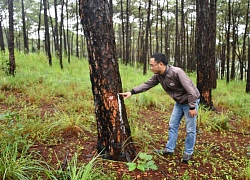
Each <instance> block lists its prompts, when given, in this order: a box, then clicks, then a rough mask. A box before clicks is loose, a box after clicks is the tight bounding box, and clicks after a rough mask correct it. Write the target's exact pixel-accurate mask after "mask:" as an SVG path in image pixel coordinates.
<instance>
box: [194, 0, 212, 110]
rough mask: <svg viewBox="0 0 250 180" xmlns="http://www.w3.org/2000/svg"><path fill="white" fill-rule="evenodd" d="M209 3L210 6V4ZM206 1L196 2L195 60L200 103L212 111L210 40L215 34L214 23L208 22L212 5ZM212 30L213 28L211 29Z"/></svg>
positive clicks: (197, 0)
mask: <svg viewBox="0 0 250 180" xmlns="http://www.w3.org/2000/svg"><path fill="white" fill-rule="evenodd" d="M210 3H211V4H210ZM210 3H209V1H208V0H204V1H199V0H196V11H197V22H196V59H197V87H198V89H199V91H200V93H201V101H200V102H201V103H202V104H204V105H205V106H207V107H209V108H211V109H214V107H213V103H212V86H211V84H212V83H211V79H212V78H214V77H213V74H212V73H211V71H212V70H213V69H214V68H213V67H212V65H213V63H212V62H213V59H211V58H214V56H212V57H211V55H212V53H215V52H213V50H214V49H213V43H215V42H214V39H210V37H213V36H214V35H211V34H210V33H215V31H211V26H213V25H214V24H215V23H212V22H211V21H210V15H211V12H210V11H211V10H215V8H214V7H213V8H212V7H210V5H213V3H212V2H211V1H210ZM212 29H213V28H212Z"/></svg>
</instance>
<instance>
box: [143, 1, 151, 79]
mask: <svg viewBox="0 0 250 180" xmlns="http://www.w3.org/2000/svg"><path fill="white" fill-rule="evenodd" d="M150 10H151V0H149V1H148V11H147V12H148V15H147V24H146V32H145V44H144V46H143V52H142V59H143V61H144V63H143V75H145V74H146V73H147V67H148V66H147V64H148V56H147V55H148V53H147V52H148V38H149V37H148V36H149V35H148V33H149V28H150V12H151V11H150Z"/></svg>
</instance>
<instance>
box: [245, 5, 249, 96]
mask: <svg viewBox="0 0 250 180" xmlns="http://www.w3.org/2000/svg"><path fill="white" fill-rule="evenodd" d="M248 5H249V1H248ZM247 67H248V68H247V83H246V93H250V38H249V37H248V66H247Z"/></svg>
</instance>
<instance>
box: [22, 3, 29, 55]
mask: <svg viewBox="0 0 250 180" xmlns="http://www.w3.org/2000/svg"><path fill="white" fill-rule="evenodd" d="M21 3H22V21H23V44H24V52H25V53H28V52H29V43H28V38H27V35H26V22H25V12H24V3H23V0H22V2H21Z"/></svg>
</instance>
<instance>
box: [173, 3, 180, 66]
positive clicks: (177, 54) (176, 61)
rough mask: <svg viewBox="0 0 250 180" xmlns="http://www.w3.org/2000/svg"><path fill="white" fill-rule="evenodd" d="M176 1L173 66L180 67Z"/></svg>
mask: <svg viewBox="0 0 250 180" xmlns="http://www.w3.org/2000/svg"><path fill="white" fill-rule="evenodd" d="M178 2H179V1H178V0H176V1H175V53H174V54H175V55H174V58H175V60H174V65H175V66H179V67H181V59H180V37H179V8H178Z"/></svg>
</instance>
